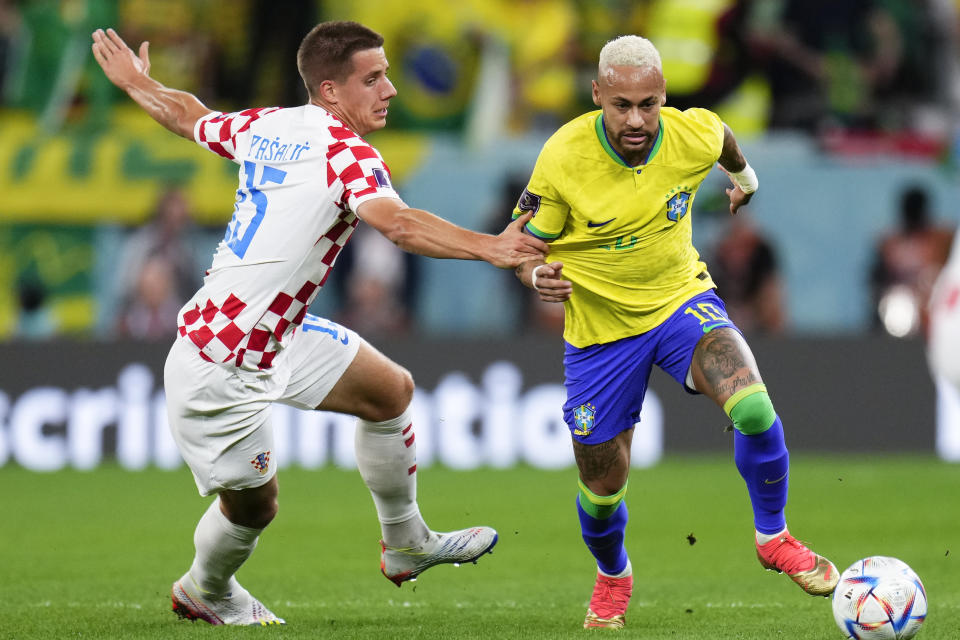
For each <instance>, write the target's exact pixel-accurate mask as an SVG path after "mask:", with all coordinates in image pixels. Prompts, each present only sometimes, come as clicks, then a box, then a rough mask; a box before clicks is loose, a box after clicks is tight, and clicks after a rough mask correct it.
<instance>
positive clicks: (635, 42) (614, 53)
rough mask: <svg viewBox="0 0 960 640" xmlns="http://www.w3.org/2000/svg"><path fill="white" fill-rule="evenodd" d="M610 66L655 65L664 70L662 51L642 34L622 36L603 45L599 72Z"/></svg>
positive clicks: (655, 67) (603, 71)
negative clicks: (642, 36)
mask: <svg viewBox="0 0 960 640" xmlns="http://www.w3.org/2000/svg"><path fill="white" fill-rule="evenodd" d="M610 67H653V68H654V69H657V70H658V71H663V63H662V62H661V61H660V52H659V51H657V48H656V47H655V46H653V43H652V42H650V41H649V40H647V39H646V38H641V37H640V36H620V37H619V38H614V39H613V40H611V41H609V42H608V43H607V44H605V45H603V49H601V50H600V65H599V72H600V74H601V75H603V74H604V73H605V72H606V71H607V70H609V69H610Z"/></svg>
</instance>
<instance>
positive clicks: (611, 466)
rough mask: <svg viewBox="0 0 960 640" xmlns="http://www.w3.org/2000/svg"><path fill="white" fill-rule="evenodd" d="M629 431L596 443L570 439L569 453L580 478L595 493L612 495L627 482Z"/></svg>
mask: <svg viewBox="0 0 960 640" xmlns="http://www.w3.org/2000/svg"><path fill="white" fill-rule="evenodd" d="M631 435H632V430H631V432H630V433H628V432H622V433H620V434H619V435H618V436H617V437H615V438H613V439H612V440H608V441H606V442H601V443H598V444H583V443H580V442H577V441H576V440H574V441H573V455H574V458H575V459H576V461H577V468H578V469H579V471H580V481H581V483H582V484H583V485H584V486H585V487H587V488H588V489H589V490H590V491H592V492H593V493H595V494H596V495H599V496H609V495H614V494H616V493H617V492H619V491H620V490H621V489H622V488H623V487H624V486H626V484H627V478H628V477H629V475H630V442H631V441H630V437H629V436H631Z"/></svg>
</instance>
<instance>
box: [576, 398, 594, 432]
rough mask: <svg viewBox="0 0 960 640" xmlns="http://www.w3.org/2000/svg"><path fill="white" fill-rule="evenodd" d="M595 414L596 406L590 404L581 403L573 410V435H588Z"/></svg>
mask: <svg viewBox="0 0 960 640" xmlns="http://www.w3.org/2000/svg"><path fill="white" fill-rule="evenodd" d="M596 415H597V408H596V407H595V406H593V405H592V404H590V403H589V402H588V403H587V404H582V405H580V406H579V407H577V408H576V409H574V410H573V421H574V423H576V425H577V426H576V428H575V429H574V430H573V435H575V436H588V435H590V433H591V432H593V422H594V420H595V418H596Z"/></svg>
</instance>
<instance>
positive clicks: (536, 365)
mask: <svg viewBox="0 0 960 640" xmlns="http://www.w3.org/2000/svg"><path fill="white" fill-rule="evenodd" d="M751 343H752V346H753V349H754V352H755V354H756V356H757V360H758V362H759V363H760V367H761V371H762V372H763V375H764V380H765V382H766V384H767V385H768V387H769V389H770V391H771V397H772V398H773V401H774V405H775V407H776V408H777V410H778V413H779V414H780V416H781V418H782V419H783V422H784V425H785V429H786V432H787V443H788V446H789V447H790V448H791V451H793V452H836V453H842V454H844V455H850V456H858V455H871V454H877V453H925V452H933V451H934V450H935V448H936V447H937V444H938V442H939V443H941V448H940V453H941V455H942V456H943V457H945V458H947V459H954V460H957V459H960V455H958V452H957V451H953V452H952V453H951V450H950V449H949V448H945V447H946V445H944V444H943V443H947V444H949V443H950V442H954V443H955V444H956V443H957V442H958V441H960V440H958V439H960V426H954V427H950V426H949V425H948V424H946V423H944V420H943V419H942V417H941V420H940V422H941V423H943V424H944V426H942V429H941V431H942V432H941V433H940V435H939V436H938V434H937V430H936V423H937V399H936V391H935V387H934V384H933V382H932V381H931V380H930V377H929V374H928V373H927V369H926V364H925V360H924V356H923V349H922V344H921V343H919V342H911V341H898V340H893V339H890V338H883V337H879V336H878V337H876V338H831V339H782V338H777V339H765V340H756V339H753V340H751ZM376 346H377V347H378V348H380V349H381V350H382V351H384V352H385V353H386V354H387V355H389V356H390V357H392V358H393V359H395V360H396V361H397V362H400V363H402V364H403V365H404V366H405V367H407V368H408V369H409V370H410V371H411V372H412V373H413V376H414V379H415V380H416V382H417V393H416V397H415V399H414V423H415V425H416V429H417V444H418V452H417V455H418V464H419V465H421V466H429V465H430V464H442V465H444V466H447V467H451V468H455V469H471V468H476V467H509V466H513V465H517V464H528V465H531V466H534V467H538V468H560V467H567V466H570V465H571V464H572V463H573V458H572V452H571V447H570V444H569V435H568V432H567V428H566V426H565V425H564V424H563V417H562V411H561V406H562V404H563V401H564V399H565V392H564V389H563V386H562V379H563V366H562V343H561V341H560V338H559V337H544V336H536V337H518V338H510V339H500V338H492V337H491V338H489V339H470V340H455V339H442V340H426V339H396V340H390V341H384V342H382V343H377V344H376ZM167 349H168V345H167V344H165V343H163V344H145V343H132V342H131V343H105V342H104V343H101V342H66V341H62V342H59V341H55V342H37V343H22V344H13V343H7V344H3V345H0V360H2V361H3V362H4V363H6V364H7V366H6V367H4V368H3V370H2V372H0V465H3V464H11V463H13V464H19V465H21V466H23V467H25V468H28V469H34V470H50V471H52V470H57V469H61V468H65V467H73V468H79V469H92V468H95V467H97V466H99V465H100V464H104V463H107V462H111V461H114V460H115V461H116V462H117V463H118V464H119V465H121V466H122V467H125V468H129V469H140V468H144V467H147V466H157V467H161V468H173V467H177V466H179V465H180V464H182V462H181V460H180V457H179V455H178V453H177V451H176V447H175V446H174V444H173V440H172V438H171V437H170V434H169V431H168V428H167V421H166V411H165V407H164V396H163V388H162V369H163V362H164V359H165V357H166V352H167ZM955 402H956V406H954V410H955V413H954V415H956V416H960V398H958V399H955ZM941 405H943V403H942V402H941ZM943 411H944V409H943V408H942V406H941V411H940V413H941V416H942V414H943ZM273 424H274V429H275V437H276V443H277V444H276V447H277V452H276V456H277V460H278V461H279V464H280V465H281V466H283V465H299V466H302V467H305V468H321V467H324V466H326V465H336V466H339V467H346V468H349V467H352V466H354V458H353V418H351V417H349V416H344V415H340V414H331V413H321V412H304V411H299V410H295V409H293V408H290V407H286V406H283V405H275V406H274V410H273ZM953 424H954V425H957V424H960V420H955V421H954V423H953ZM728 425H729V420H727V418H726V416H725V415H724V414H723V412H722V411H721V410H720V409H719V408H717V407H715V406H714V405H713V404H712V403H711V402H710V401H709V400H707V399H706V398H704V397H702V396H699V397H698V396H692V395H690V394H688V393H686V392H685V391H683V390H682V389H681V388H680V387H679V386H678V385H677V384H676V382H675V381H674V380H673V379H671V378H669V377H668V376H666V375H665V374H663V373H662V372H659V371H658V370H657V371H655V372H654V375H653V377H652V379H651V384H650V389H649V390H648V392H647V399H646V402H645V406H644V411H643V413H642V414H641V421H640V423H639V424H638V425H637V430H636V432H635V437H634V448H633V464H634V465H635V466H638V467H646V466H651V465H654V464H656V462H657V461H658V460H660V458H661V457H662V456H663V455H673V454H690V453H710V452H724V451H727V452H730V453H732V449H733V439H732V437H731V434H730V433H729V428H728ZM950 429H952V431H951V430H950ZM951 433H953V434H954V435H950V434H951ZM954 448H956V447H954Z"/></svg>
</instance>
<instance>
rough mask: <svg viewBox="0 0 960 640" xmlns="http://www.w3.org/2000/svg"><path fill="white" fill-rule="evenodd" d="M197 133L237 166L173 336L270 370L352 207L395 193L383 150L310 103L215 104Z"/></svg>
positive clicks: (337, 246) (349, 221) (351, 219)
mask: <svg viewBox="0 0 960 640" xmlns="http://www.w3.org/2000/svg"><path fill="white" fill-rule="evenodd" d="M194 139H195V140H196V141H197V143H198V144H199V145H200V146H202V147H205V148H207V149H209V150H210V151H213V152H214V153H218V154H220V155H221V156H223V157H224V158H229V159H230V160H233V161H234V162H236V163H237V164H239V165H240V172H239V176H240V186H239V188H238V189H237V196H236V203H235V205H234V210H233V218H232V219H231V220H230V223H229V224H228V225H227V231H226V235H225V236H224V238H223V240H222V241H221V242H220V244H219V246H218V247H217V251H216V253H215V254H214V256H213V264H212V266H211V267H210V270H209V271H208V272H207V276H206V278H204V283H203V286H202V287H201V288H200V290H199V291H197V293H196V294H195V295H194V296H193V298H192V299H191V300H190V301H189V302H188V303H187V304H186V305H184V307H183V308H182V309H181V310H180V314H179V317H178V322H177V324H178V327H179V331H180V335H181V336H185V337H187V338H189V339H190V340H191V341H193V343H194V344H195V345H196V346H197V347H198V348H199V350H200V355H201V357H203V358H204V359H207V360H211V361H213V362H219V363H224V364H227V365H228V366H237V367H241V368H243V369H248V370H259V369H269V368H270V366H271V363H272V361H273V359H274V357H275V356H276V355H277V353H278V352H279V351H280V350H281V349H282V348H283V347H284V345H285V344H286V343H287V342H289V338H290V336H291V335H292V334H293V332H294V331H295V330H296V328H297V327H298V326H299V325H300V322H301V321H302V320H303V317H304V315H305V314H306V313H307V307H308V306H309V305H310V303H311V302H312V301H313V299H314V298H315V297H316V295H317V292H318V291H319V290H320V287H322V286H323V283H324V282H325V281H326V279H327V276H328V275H329V273H330V269H331V267H332V266H333V263H334V261H335V260H336V258H337V254H338V253H339V252H340V250H341V249H342V248H343V246H344V245H345V244H346V242H347V240H348V239H349V238H350V235H351V234H352V233H353V230H354V228H355V227H356V226H357V222H358V218H357V216H356V213H355V212H356V210H357V207H358V206H359V205H360V204H361V203H362V202H365V201H366V200H371V199H373V198H384V197H389V198H399V196H398V195H397V193H396V191H394V189H393V186H392V185H391V184H390V178H389V174H390V172H389V169H388V168H387V166H386V164H384V162H383V158H382V157H381V156H380V153H379V152H378V151H377V150H376V149H374V148H373V147H371V146H370V145H369V144H368V143H367V142H366V141H365V140H364V139H363V138H361V137H360V136H358V135H357V134H356V133H354V132H353V131H351V130H350V129H348V128H347V127H346V126H345V125H344V124H343V123H342V122H341V121H340V120H338V119H337V118H336V117H334V116H332V115H331V114H330V113H328V112H327V111H326V110H325V109H323V108H321V107H317V106H315V105H305V106H302V107H296V108H289V109H286V108H276V107H269V108H262V109H247V110H246V111H240V112H237V113H226V114H225V113H218V112H214V113H211V114H209V115H207V116H206V117H204V118H201V119H200V120H199V121H198V122H197V124H196V127H195V129H194Z"/></svg>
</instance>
